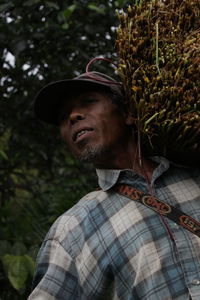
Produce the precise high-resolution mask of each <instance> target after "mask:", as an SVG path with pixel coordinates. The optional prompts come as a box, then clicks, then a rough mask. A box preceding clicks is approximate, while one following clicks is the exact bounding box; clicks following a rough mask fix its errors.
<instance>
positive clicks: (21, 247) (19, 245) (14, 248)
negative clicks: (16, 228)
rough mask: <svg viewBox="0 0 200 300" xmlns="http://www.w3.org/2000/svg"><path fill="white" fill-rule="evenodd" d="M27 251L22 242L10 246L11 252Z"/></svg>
mask: <svg viewBox="0 0 200 300" xmlns="http://www.w3.org/2000/svg"><path fill="white" fill-rule="evenodd" d="M26 252H27V249H26V246H25V245H24V244H23V243H20V242H16V243H14V245H13V246H12V254H14V255H23V254H25V253H26Z"/></svg>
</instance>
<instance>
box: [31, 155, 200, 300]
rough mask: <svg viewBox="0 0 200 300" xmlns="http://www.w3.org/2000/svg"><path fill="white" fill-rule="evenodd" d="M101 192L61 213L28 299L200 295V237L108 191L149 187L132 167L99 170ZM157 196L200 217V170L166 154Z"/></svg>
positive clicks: (167, 299)
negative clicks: (126, 186) (117, 185)
mask: <svg viewBox="0 0 200 300" xmlns="http://www.w3.org/2000/svg"><path fill="white" fill-rule="evenodd" d="M97 172H98V177H99V185H100V187H101V188H102V190H101V191H95V192H91V193H89V194H88V195H86V196H85V197H84V198H82V199H81V200H80V201H79V202H78V203H77V204H76V205H75V206H74V207H72V208H71V209H70V210H69V211H67V212H66V213H64V214H63V215H62V216H61V217H60V218H59V219H58V220H57V221H56V222H55V223H54V225H53V226H52V228H51V229H50V231H49V233H48V234H47V236H46V238H45V240H44V242H43V245H42V247H41V250H40V252H39V255H38V266H37V271H36V275H35V281H34V285H35V289H34V290H33V292H32V294H31V295H30V296H29V300H34V299H37V300H44V299H49V300H51V299H59V300H62V299H63V300H75V299H81V300H90V299H91V300H93V299H94V300H95V299H103V300H106V299H115V300H117V299H120V300H131V299H134V300H137V299H139V300H172V299H173V300H175V299H180V300H183V299H184V300H187V299H192V300H199V299H200V239H199V238H198V237H196V236H195V235H194V234H192V233H190V232H188V231H187V230H185V229H184V228H182V227H180V226H178V225H176V224H175V223H174V222H172V221H170V220H169V219H166V218H164V217H162V218H161V217H160V216H159V215H158V214H157V213H156V212H154V211H152V210H150V209H149V208H147V207H145V206H143V205H142V204H140V203H137V202H134V201H132V200H130V199H128V198H126V197H124V196H120V195H118V194H116V193H114V192H112V191H110V188H111V187H112V186H113V185H114V184H115V183H116V182H120V183H126V184H130V185H132V186H134V187H136V188H138V189H140V190H143V191H144V192H148V188H149V187H148V185H147V183H146V181H145V180H144V178H143V177H141V176H139V175H138V174H136V173H135V172H133V171H132V170H121V171H120V170H98V171H97ZM151 184H152V186H153V188H154V190H155V195H156V196H157V197H158V198H160V199H161V200H163V201H165V202H167V203H170V204H172V205H174V206H176V207H177V208H179V209H181V210H182V211H184V212H185V213H187V214H189V215H191V216H193V217H194V218H196V219H197V220H200V172H199V169H189V168H182V167H177V166H174V165H169V162H168V161H167V160H166V159H161V161H160V163H159V165H158V167H157V168H156V169H155V171H154V173H153V177H152V183H151Z"/></svg>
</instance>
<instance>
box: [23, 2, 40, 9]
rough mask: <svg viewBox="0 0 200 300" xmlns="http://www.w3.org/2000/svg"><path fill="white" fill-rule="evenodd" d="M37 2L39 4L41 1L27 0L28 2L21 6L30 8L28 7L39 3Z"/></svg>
mask: <svg viewBox="0 0 200 300" xmlns="http://www.w3.org/2000/svg"><path fill="white" fill-rule="evenodd" d="M39 2H41V0H28V1H26V2H24V3H23V6H28V7H30V6H32V5H34V4H37V3H39Z"/></svg>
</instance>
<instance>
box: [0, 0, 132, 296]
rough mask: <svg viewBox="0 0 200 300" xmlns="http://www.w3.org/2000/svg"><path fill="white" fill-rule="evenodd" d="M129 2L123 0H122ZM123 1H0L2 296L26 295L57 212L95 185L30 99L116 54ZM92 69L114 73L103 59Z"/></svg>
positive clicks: (86, 168)
mask: <svg viewBox="0 0 200 300" xmlns="http://www.w3.org/2000/svg"><path fill="white" fill-rule="evenodd" d="M128 2H129V3H128ZM130 3H133V1H126V0H115V1H114V0H104V1H103V0H102V1H97V0H94V1H87V0H77V1H76V0H74V1H70V0H66V1H61V0H60V1H58V0H57V1H51V0H49V1H46V0H27V1H22V0H14V1H8V0H1V1H0V15H1V21H0V51H1V55H0V64H1V68H0V72H1V79H0V80H1V81H0V82H1V97H0V112H1V114H0V286H1V289H0V299H1V300H7V299H12V300H15V299H20V300H21V299H27V295H28V294H29V293H30V288H31V281H32V277H33V273H34V268H35V258H36V254H37V252H38V249H39V247H40V245H41V241H42V240H43V238H44V236H45V234H46V232H47V231H48V229H49V227H50V226H51V224H52V223H53V222H54V221H55V219H56V218H57V217H58V216H59V215H60V214H62V213H63V212H64V211H66V210H67V209H69V208H70V207H71V206H72V205H73V204H74V203H76V201H78V200H79V199H80V198H81V197H82V196H83V195H85V194H86V193H87V192H88V191H92V190H94V189H95V188H96V187H97V183H96V175H95V172H94V170H93V168H92V167H91V166H90V165H88V164H87V165H83V164H79V163H78V162H77V161H76V160H74V158H73V157H72V156H71V155H70V154H69V153H68V152H67V149H66V146H65V145H64V143H63V142H62V141H61V139H60V137H59V132H58V129H57V128H54V127H52V126H50V125H47V124H43V123H42V122H40V121H38V120H36V118H35V116H34V113H33V99H34V96H35V94H36V93H37V91H38V90H39V89H40V88H41V87H42V86H43V85H45V84H46V83H49V82H51V81H55V80H59V79H65V78H71V77H74V76H75V75H78V74H79V73H82V72H85V67H86V64H87V63H88V62H89V60H90V59H92V58H94V57H97V56H98V57H99V56H101V57H106V58H109V59H111V60H113V61H115V62H116V61H117V57H116V54H115V29H116V26H117V24H118V19H117V14H116V10H120V9H122V8H124V9H126V7H127V5H128V4H130ZM92 70H96V71H100V72H105V73H107V74H108V75H110V76H114V71H113V68H112V67H111V66H110V65H108V63H105V62H100V63H99V62H95V63H94V65H93V66H92Z"/></svg>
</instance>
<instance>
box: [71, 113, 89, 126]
mask: <svg viewBox="0 0 200 300" xmlns="http://www.w3.org/2000/svg"><path fill="white" fill-rule="evenodd" d="M84 118H85V116H84V114H83V113H81V112H71V114H70V117H69V120H70V123H71V125H74V124H75V123H77V122H79V121H81V120H84Z"/></svg>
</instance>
